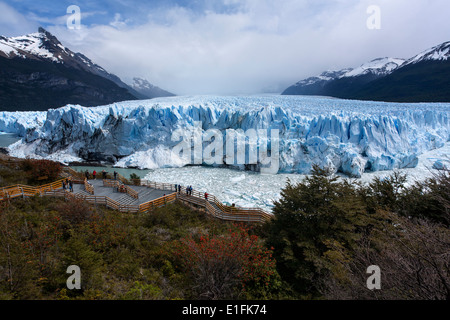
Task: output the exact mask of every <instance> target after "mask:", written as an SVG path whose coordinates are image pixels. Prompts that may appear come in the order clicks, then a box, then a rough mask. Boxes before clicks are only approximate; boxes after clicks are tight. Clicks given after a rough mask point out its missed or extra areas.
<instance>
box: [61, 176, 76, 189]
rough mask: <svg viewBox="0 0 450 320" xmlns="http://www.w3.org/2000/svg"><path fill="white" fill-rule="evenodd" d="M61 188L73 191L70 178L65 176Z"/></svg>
mask: <svg viewBox="0 0 450 320" xmlns="http://www.w3.org/2000/svg"><path fill="white" fill-rule="evenodd" d="M62 187H63V190H67V189H69V192H73V181H72V178H67V179H66V180H63V182H62Z"/></svg>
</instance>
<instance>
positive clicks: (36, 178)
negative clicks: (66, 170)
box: [22, 159, 62, 183]
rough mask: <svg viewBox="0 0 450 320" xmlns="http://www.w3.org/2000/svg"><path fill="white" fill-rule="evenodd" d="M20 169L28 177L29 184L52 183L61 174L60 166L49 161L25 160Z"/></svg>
mask: <svg viewBox="0 0 450 320" xmlns="http://www.w3.org/2000/svg"><path fill="white" fill-rule="evenodd" d="M22 169H23V170H24V171H26V172H27V173H28V175H29V179H30V182H33V183H35V182H42V181H54V180H56V179H57V178H58V176H59V174H60V172H61V169H62V168H61V164H60V163H58V162H54V161H50V160H35V159H25V160H24V161H23V162H22Z"/></svg>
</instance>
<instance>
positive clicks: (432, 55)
mask: <svg viewBox="0 0 450 320" xmlns="http://www.w3.org/2000/svg"><path fill="white" fill-rule="evenodd" d="M449 58H450V41H448V42H444V43H442V44H440V45H438V46H436V47H433V48H431V49H428V50H425V51H423V52H421V53H419V54H418V55H417V56H415V57H412V58H411V59H409V60H408V61H406V63H405V64H404V65H405V66H407V65H411V64H416V63H419V62H425V61H445V60H448V59H449Z"/></svg>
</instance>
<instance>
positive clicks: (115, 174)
mask: <svg viewBox="0 0 450 320" xmlns="http://www.w3.org/2000/svg"><path fill="white" fill-rule="evenodd" d="M114 180H117V172H116V171H115V170H114Z"/></svg>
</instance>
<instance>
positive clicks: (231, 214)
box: [0, 178, 273, 222]
mask: <svg viewBox="0 0 450 320" xmlns="http://www.w3.org/2000/svg"><path fill="white" fill-rule="evenodd" d="M65 180H67V178H64V179H60V180H58V181H55V182H52V183H48V184H45V185H42V186H39V187H31V186H27V185H20V184H18V185H14V186H9V187H3V188H0V201H3V200H6V199H12V198H16V197H19V196H22V197H25V196H34V195H36V194H39V195H41V196H42V195H45V194H46V193H49V194H53V195H59V196H61V195H64V197H65V196H66V195H67V194H69V197H70V196H74V197H77V195H73V194H71V193H69V192H64V191H62V190H58V189H61V187H62V182H63V181H65ZM119 181H120V180H119ZM119 181H117V180H103V185H104V186H111V187H117V186H119V185H120V182H119ZM80 182H81V181H80ZM81 183H83V182H81ZM84 185H85V188H86V191H87V192H89V193H90V194H92V196H88V195H86V196H84V195H83V196H79V197H81V198H83V199H84V200H85V201H87V202H90V203H95V204H104V205H106V206H107V207H109V208H112V209H115V210H119V211H121V212H134V213H142V212H148V211H151V210H153V209H154V208H157V207H161V206H164V205H166V204H168V203H171V202H174V201H175V200H177V199H180V200H182V201H185V202H190V203H193V204H195V205H198V206H201V207H204V208H205V212H207V213H208V214H209V215H211V216H214V217H216V218H220V219H222V220H232V221H246V222H265V221H269V220H270V219H272V217H273V216H272V215H271V214H269V213H267V212H266V211H264V210H263V209H259V208H239V207H230V206H226V205H224V204H223V203H221V202H220V201H219V200H218V199H217V198H216V197H215V196H214V195H209V196H208V200H206V199H205V198H204V194H203V193H201V192H198V191H196V190H192V193H191V194H190V195H187V194H186V188H185V187H182V188H181V192H180V193H178V190H175V185H174V184H167V183H157V182H150V181H148V180H140V185H141V186H147V187H151V188H155V189H160V190H171V191H174V190H175V191H176V192H174V193H172V194H169V195H165V196H163V197H161V198H158V199H155V200H151V201H148V202H146V203H142V204H140V205H123V204H120V203H118V202H117V201H114V200H112V199H111V198H109V197H106V196H104V197H96V196H93V195H94V186H93V185H91V184H89V183H88V181H87V179H85V180H84ZM125 189H126V191H127V194H129V195H130V196H132V197H134V198H136V199H138V198H139V194H138V192H137V191H135V190H134V189H132V188H131V187H129V186H125ZM57 190H58V191H57ZM214 205H215V206H216V207H214Z"/></svg>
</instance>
